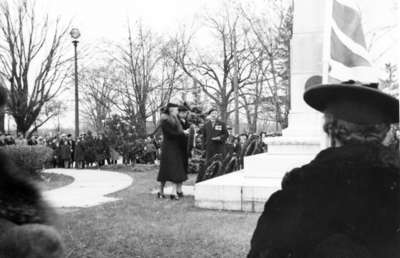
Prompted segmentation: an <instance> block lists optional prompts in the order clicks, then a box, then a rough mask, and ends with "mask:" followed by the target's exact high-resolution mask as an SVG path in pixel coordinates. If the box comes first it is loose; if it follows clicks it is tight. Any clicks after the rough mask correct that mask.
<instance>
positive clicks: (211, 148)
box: [201, 109, 229, 160]
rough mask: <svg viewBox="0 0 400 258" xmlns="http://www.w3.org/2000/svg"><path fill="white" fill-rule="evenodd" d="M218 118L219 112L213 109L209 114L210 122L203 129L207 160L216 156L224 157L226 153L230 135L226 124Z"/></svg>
mask: <svg viewBox="0 0 400 258" xmlns="http://www.w3.org/2000/svg"><path fill="white" fill-rule="evenodd" d="M217 117H218V112H217V110H215V109H211V110H210V111H209V112H208V121H207V122H206V123H205V124H204V126H203V128H202V129H201V133H202V134H203V143H204V147H205V148H204V149H205V150H206V160H209V159H211V158H212V157H213V156H214V155H216V154H222V155H224V153H225V142H226V139H227V138H228V135H229V134H228V130H227V126H226V124H225V123H224V122H222V121H220V120H219V119H218V118H217Z"/></svg>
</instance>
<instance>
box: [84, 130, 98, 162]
mask: <svg viewBox="0 0 400 258" xmlns="http://www.w3.org/2000/svg"><path fill="white" fill-rule="evenodd" d="M84 139H85V163H86V166H87V167H89V166H91V165H93V163H94V162H95V161H96V146H95V140H94V137H93V135H92V132H91V131H88V132H87V134H86V135H85V138H84Z"/></svg>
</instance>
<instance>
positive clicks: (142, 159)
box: [0, 131, 160, 168]
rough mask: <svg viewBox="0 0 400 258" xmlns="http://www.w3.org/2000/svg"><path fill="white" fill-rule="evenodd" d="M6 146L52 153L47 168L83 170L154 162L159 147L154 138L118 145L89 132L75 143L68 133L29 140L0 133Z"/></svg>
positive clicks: (0, 143) (35, 136)
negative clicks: (36, 147) (44, 148)
mask: <svg viewBox="0 0 400 258" xmlns="http://www.w3.org/2000/svg"><path fill="white" fill-rule="evenodd" d="M6 145H32V146H33V145H42V146H47V147H49V148H51V149H52V150H53V157H52V160H51V162H50V167H53V168H85V167H102V166H104V165H106V164H108V165H112V164H117V161H118V160H119V159H122V162H123V164H126V165H131V164H135V163H150V164H154V163H156V162H157V158H158V156H159V155H158V152H159V146H160V144H159V143H158V141H157V140H156V138H155V137H150V136H149V137H147V138H146V139H144V140H142V139H139V140H135V141H133V140H127V141H122V143H121V144H119V143H113V142H110V141H109V140H108V139H107V137H105V136H104V135H103V134H99V135H93V134H92V133H91V132H90V131H88V132H87V133H83V134H81V135H80V136H79V137H78V138H77V139H76V140H75V139H74V137H73V136H72V135H71V134H58V135H56V136H44V137H42V136H37V135H33V136H31V137H29V138H25V137H23V135H22V134H18V135H17V136H16V137H13V136H12V135H11V134H0V146H6Z"/></svg>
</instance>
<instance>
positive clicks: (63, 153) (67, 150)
mask: <svg viewBox="0 0 400 258" xmlns="http://www.w3.org/2000/svg"><path fill="white" fill-rule="evenodd" d="M60 159H61V160H62V161H69V160H71V146H69V145H68V144H65V142H63V143H62V144H61V145H60Z"/></svg>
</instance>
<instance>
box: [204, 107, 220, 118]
mask: <svg viewBox="0 0 400 258" xmlns="http://www.w3.org/2000/svg"><path fill="white" fill-rule="evenodd" d="M212 112H217V110H216V109H215V108H212V109H210V110H208V112H207V113H206V114H207V116H208V115H210V114H211V113H212Z"/></svg>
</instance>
